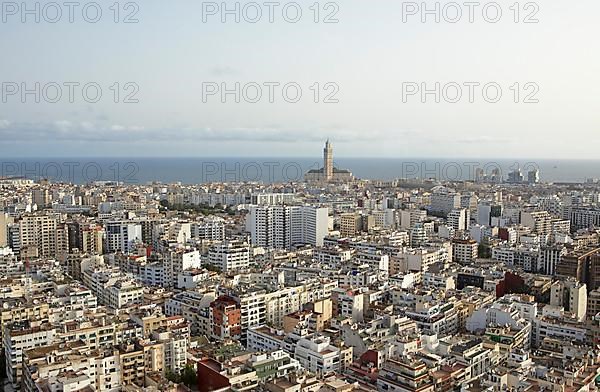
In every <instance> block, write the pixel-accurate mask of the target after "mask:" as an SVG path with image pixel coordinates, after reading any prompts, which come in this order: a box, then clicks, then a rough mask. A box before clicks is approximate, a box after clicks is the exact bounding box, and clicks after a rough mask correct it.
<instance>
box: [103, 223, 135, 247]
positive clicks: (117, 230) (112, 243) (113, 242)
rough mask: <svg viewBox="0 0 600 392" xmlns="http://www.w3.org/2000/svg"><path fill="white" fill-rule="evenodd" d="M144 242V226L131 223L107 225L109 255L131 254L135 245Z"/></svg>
mask: <svg viewBox="0 0 600 392" xmlns="http://www.w3.org/2000/svg"><path fill="white" fill-rule="evenodd" d="M137 241H142V225H141V224H139V223H133V222H129V221H113V222H108V223H106V251H107V253H115V252H119V251H120V252H123V253H130V252H131V251H133V250H134V244H135V242H137Z"/></svg>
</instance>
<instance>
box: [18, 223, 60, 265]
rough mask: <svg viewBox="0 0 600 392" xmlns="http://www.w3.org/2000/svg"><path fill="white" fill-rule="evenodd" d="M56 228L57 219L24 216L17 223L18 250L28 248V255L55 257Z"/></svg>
mask: <svg viewBox="0 0 600 392" xmlns="http://www.w3.org/2000/svg"><path fill="white" fill-rule="evenodd" d="M56 226H57V219H56V218H55V217H54V216H51V215H27V216H24V217H23V219H21V221H20V223H19V237H20V238H19V239H20V248H21V249H25V248H28V250H29V252H28V254H35V255H38V256H42V257H55V256H56V250H57V249H56V247H57V240H56ZM31 252H33V253H31Z"/></svg>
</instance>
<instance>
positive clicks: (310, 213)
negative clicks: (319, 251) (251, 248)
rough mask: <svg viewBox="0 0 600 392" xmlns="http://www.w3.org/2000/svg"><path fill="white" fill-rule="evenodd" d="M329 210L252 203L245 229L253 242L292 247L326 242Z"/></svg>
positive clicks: (269, 246) (270, 246) (278, 246)
mask: <svg viewBox="0 0 600 392" xmlns="http://www.w3.org/2000/svg"><path fill="white" fill-rule="evenodd" d="M328 228H329V212H328V209H327V208H326V207H313V206H251V207H250V212H249V214H248V216H247V218H246V230H247V231H248V232H249V233H250V236H251V241H252V245H257V246H262V247H265V248H275V249H289V248H291V247H292V246H295V245H305V244H308V245H312V246H323V238H325V237H326V236H327V234H328Z"/></svg>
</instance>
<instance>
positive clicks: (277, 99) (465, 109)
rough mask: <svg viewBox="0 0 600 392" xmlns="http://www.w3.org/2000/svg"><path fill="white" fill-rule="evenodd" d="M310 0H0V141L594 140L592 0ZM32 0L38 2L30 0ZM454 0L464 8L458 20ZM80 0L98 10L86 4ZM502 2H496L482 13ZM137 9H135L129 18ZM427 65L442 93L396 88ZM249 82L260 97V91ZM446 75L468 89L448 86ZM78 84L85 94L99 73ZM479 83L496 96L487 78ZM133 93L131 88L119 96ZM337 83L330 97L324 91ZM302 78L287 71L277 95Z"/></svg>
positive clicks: (126, 147) (106, 147) (184, 151)
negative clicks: (468, 2)
mask: <svg viewBox="0 0 600 392" xmlns="http://www.w3.org/2000/svg"><path fill="white" fill-rule="evenodd" d="M315 1H316V0H310V1H297V2H296V3H294V4H291V5H290V4H288V3H290V2H287V1H281V2H280V3H279V5H278V6H274V14H273V19H274V20H273V23H269V7H268V6H266V5H264V2H263V1H259V2H257V3H258V5H259V6H260V9H261V11H262V13H263V15H262V18H261V20H259V21H258V22H257V23H250V22H249V20H245V19H252V18H255V16H256V7H253V6H252V5H250V6H246V8H243V7H244V5H245V4H246V3H248V2H241V4H240V23H236V22H235V21H234V15H224V16H226V17H227V20H226V21H225V23H223V22H222V20H221V16H222V15H221V12H220V11H221V10H216V9H215V8H216V7H219V8H220V7H221V2H218V3H212V4H208V3H202V2H201V1H198V0H194V1H192V0H190V1H187V0H173V1H165V0H143V1H138V2H137V4H135V6H134V5H133V4H128V5H126V3H127V2H126V1H123V2H121V3H119V8H120V13H119V15H118V16H117V15H115V12H114V8H113V9H111V8H110V7H111V6H112V4H113V3H114V2H115V1H113V0H110V1H99V2H98V3H97V4H99V5H100V8H101V9H102V16H101V17H100V18H99V19H100V20H99V22H97V23H90V22H89V21H86V20H84V18H83V15H82V13H83V6H84V5H86V4H88V3H90V2H87V1H83V2H81V3H79V5H78V6H77V7H76V8H75V9H74V13H73V23H69V8H68V7H66V6H61V10H62V13H63V14H62V16H61V17H60V18H58V17H57V14H56V10H55V9H52V8H50V7H47V8H46V9H45V10H43V9H41V8H42V7H43V5H44V4H46V3H48V2H46V1H44V2H41V5H40V11H39V16H40V22H39V23H36V21H35V20H34V18H35V16H36V15H30V14H27V13H25V12H24V10H22V9H14V7H13V8H11V7H10V5H9V3H10V2H3V4H4V5H3V10H2V21H1V22H0V37H1V38H0V53H1V55H0V56H1V60H0V75H1V77H0V78H1V82H2V97H1V98H0V134H1V135H2V138H1V140H2V141H1V143H0V154H1V155H4V156H12V157H15V156H16V157H19V156H22V157H25V156H81V157H85V156H197V157H202V156H282V157H283V156H288V157H292V156H319V155H320V154H321V148H322V144H323V141H324V139H325V138H326V137H330V138H331V139H332V140H333V143H334V146H335V151H336V154H337V155H338V156H347V157H372V156H375V157H382V156H385V157H406V156H410V157H463V158H470V157H483V158H485V157H502V156H506V157H514V158H555V157H556V158H597V157H598V155H597V149H598V145H599V144H598V143H600V114H599V113H600V94H599V93H598V89H599V87H600V74H599V72H598V71H599V70H600V51H599V40H598V39H599V37H600V23H598V15H600V2H598V0H578V1H573V2H569V1H564V0H544V1H539V2H537V3H535V2H533V3H532V2H529V3H528V2H527V1H523V2H521V3H518V8H519V11H520V12H519V13H518V15H516V12H515V8H514V5H513V4H514V3H515V0H510V1H498V2H496V3H494V4H492V5H487V8H486V10H487V14H486V18H487V19H488V20H486V19H485V18H484V15H483V14H484V11H483V8H484V5H486V4H487V3H490V2H487V1H481V2H480V5H479V6H476V7H474V9H473V15H472V17H473V19H474V21H473V23H470V22H469V18H470V15H469V11H470V9H469V8H468V7H467V6H465V5H464V4H463V1H458V2H457V3H454V4H450V5H448V3H449V2H446V1H441V2H439V8H440V23H436V21H435V20H434V19H435V15H424V16H426V17H427V20H426V21H425V23H423V22H422V20H421V17H422V16H423V15H422V13H421V12H420V11H421V10H416V9H415V7H414V4H416V5H417V6H418V7H420V5H421V2H420V1H419V2H418V3H414V4H408V3H409V2H404V3H403V2H401V1H366V0H362V1H355V0H343V1H339V2H337V3H335V2H330V3H328V2H327V1H322V2H320V3H317V4H318V8H319V9H320V12H319V15H318V19H319V23H315V20H314V19H315V17H316V15H315V12H314V9H315V6H314V5H313V4H314V3H315ZM20 3H21V2H20V1H19V2H16V3H14V4H16V6H17V7H18V8H21V6H20ZM26 3H27V4H28V7H30V8H31V9H34V7H35V3H36V2H34V1H28V2H26ZM58 3H59V4H63V2H62V1H59V2H58ZM226 3H227V5H228V8H230V9H233V8H234V6H235V2H233V1H227V2H226ZM426 3H427V7H428V8H429V9H434V6H435V4H436V2H435V1H426ZM215 4H216V7H215V6H214V5H215ZM456 4H458V5H459V6H460V10H461V11H462V12H463V15H462V18H461V19H460V20H459V21H458V22H456V23H450V19H456V17H457V14H456V11H457V7H456V6H455V5H456ZM284 5H286V7H287V8H286V10H287V18H288V20H293V19H294V18H295V12H296V9H297V8H298V7H299V8H300V9H301V10H302V16H301V17H299V18H296V19H299V21H298V22H297V23H291V22H290V21H286V20H285V19H284V18H283V15H282V14H283V6H284ZM87 7H88V8H86V10H87V17H88V19H90V20H92V19H94V18H95V8H94V7H92V6H89V5H88V6H87ZM311 7H312V9H311ZM510 7H513V8H512V9H511V8H510ZM203 8H204V10H205V11H206V12H204V13H203ZM497 8H499V9H500V10H501V11H502V17H501V18H500V20H499V21H498V22H497V23H491V21H492V20H493V19H494V18H495V12H496V11H497ZM244 9H245V11H246V13H244ZM403 10H404V11H405V12H404V17H405V18H406V22H404V21H403ZM210 11H214V12H216V15H210V14H211V13H213V12H210ZM415 12H416V15H412V14H413V13H415ZM15 13H16V14H15ZM131 13H134V16H133V17H132V19H137V20H138V22H137V23H123V19H125V17H126V16H127V15H129V14H131ZM13 14H15V15H13ZM328 15H332V16H330V17H329V18H328ZM115 16H117V18H118V21H119V23H115V22H114V20H113V19H114V18H115ZM244 16H245V17H246V18H244ZM22 17H24V18H26V20H25V23H23V22H22V20H21V18H22ZM515 17H517V18H518V23H515V20H514V19H515ZM53 18H54V19H56V18H58V21H57V22H56V23H49V21H50V20H52V19H53ZM203 19H206V21H204V20H203ZM324 19H337V20H338V22H337V23H323V21H324ZM526 19H527V20H529V21H532V20H534V19H537V20H538V23H524V21H525V20H526ZM36 82H39V83H40V90H44V91H43V92H41V93H40V102H39V103H37V102H35V99H36V97H35V94H33V93H31V94H26V95H25V96H24V97H23V96H21V92H22V88H23V87H26V88H28V89H31V90H35V83H36ZM69 82H73V83H79V85H78V86H75V85H71V86H72V89H73V90H72V91H73V96H72V97H71V98H72V101H73V102H70V101H69V96H68V95H69V94H68V93H69V87H67V86H65V85H64V83H69ZM236 82H239V83H240V90H242V87H245V88H244V92H245V94H244V95H242V94H240V95H241V97H240V102H239V103H236V102H235V96H234V94H228V95H226V96H225V102H223V100H222V97H221V95H220V93H216V94H215V95H208V96H206V97H204V98H205V99H203V89H204V90H206V89H207V88H214V87H215V86H218V87H219V88H221V87H222V86H223V85H222V84H224V86H225V87H227V88H229V89H235V83H236ZM269 82H272V83H279V84H280V85H279V86H273V87H272V89H273V92H274V95H273V102H269V97H268V93H269V87H267V86H265V85H264V83H269ZM436 82H439V83H440V86H441V87H440V91H441V92H442V90H444V91H443V92H445V95H443V96H442V97H441V98H440V102H439V103H436V102H435V96H434V94H428V95H426V96H425V102H423V99H422V97H421V94H420V93H415V94H414V95H407V96H405V97H403V85H404V89H405V91H407V90H406V89H407V88H414V87H415V86H418V87H419V88H422V87H426V88H428V89H432V90H433V89H434V88H435V83H436ZM470 82H472V83H479V86H475V85H473V87H472V88H473V92H474V95H473V99H472V100H473V102H469V97H468V93H469V87H467V86H465V85H464V83H470ZM88 83H95V85H92V87H93V86H99V87H100V88H101V89H102V96H101V97H100V98H99V101H98V102H95V103H93V102H86V99H84V97H83V92H82V86H83V85H85V84H88ZM115 83H119V84H118V88H117V87H116V86H117V85H115ZM288 83H295V85H294V86H296V87H300V88H301V90H302V97H301V98H300V99H299V101H298V102H296V103H291V102H287V101H286V100H285V99H284V97H283V92H282V86H283V85H285V84H288ZM315 83H318V86H319V87H318V89H316V85H315ZM327 83H330V84H327ZM488 83H494V84H492V85H490V86H492V87H493V88H494V89H495V88H497V87H500V88H501V89H502V97H501V98H500V99H499V102H497V103H489V102H487V101H486V99H484V96H483V91H482V86H483V85H486V84H488ZM515 83H519V84H518V88H517V87H516V86H517V85H515ZM527 83H529V84H527ZM57 84H58V85H59V86H61V90H62V96H61V98H60V99H56V98H55V97H56V91H57V90H56V85H57ZM423 84H424V85H423ZM257 85H258V86H260V87H261V90H262V98H261V99H260V100H259V102H257V103H252V102H250V101H251V100H253V99H254V97H255V95H256V91H257V90H256V86H257ZM456 85H459V86H461V89H462V93H463V96H462V98H461V99H459V100H458V102H457V103H452V102H450V101H452V100H456V99H455V98H456V91H457V90H456ZM15 86H16V87H15ZM136 86H137V87H136ZM289 86H292V85H289ZM443 86H445V88H444V89H443V88H442V87H443ZM88 87H89V86H88ZM15 88H18V91H15ZM115 90H118V91H119V93H120V94H119V97H118V101H119V102H118V103H115V102H114V99H115V96H114V91H115ZM136 90H138V91H136ZM315 90H318V91H319V94H318V101H319V102H318V103H315V102H314V101H315ZM336 90H339V91H336ZM538 90H539V91H538ZM87 91H88V95H87V96H86V97H87V99H88V100H89V101H93V100H94V99H93V98H94V95H95V94H94V89H91V90H90V89H88V90H87ZM487 91H488V94H487V95H486V96H485V98H487V99H488V100H493V98H494V96H495V93H494V90H493V89H491V90H490V89H488V90H487ZM515 91H519V94H518V98H517V97H516V96H515ZM129 93H135V94H134V95H133V96H132V97H130V99H134V100H138V101H139V102H137V103H135V102H130V103H125V102H123V101H124V100H125V98H126V96H127V95H128V94H129ZM330 93H335V94H334V95H333V96H331V97H330V100H331V99H336V100H338V101H339V102H337V103H335V102H330V103H325V102H324V101H325V100H326V97H327V96H328V95H329V94H330ZM294 95H295V94H294V90H293V89H291V90H290V89H288V95H287V96H286V97H287V99H288V100H293V98H294ZM515 98H517V99H518V101H519V102H518V103H515V102H514V101H515ZM53 100H58V102H56V103H52V102H51V101H53ZM526 100H528V101H534V102H535V100H537V101H539V102H537V103H534V102H532V103H525V102H524V101H526Z"/></svg>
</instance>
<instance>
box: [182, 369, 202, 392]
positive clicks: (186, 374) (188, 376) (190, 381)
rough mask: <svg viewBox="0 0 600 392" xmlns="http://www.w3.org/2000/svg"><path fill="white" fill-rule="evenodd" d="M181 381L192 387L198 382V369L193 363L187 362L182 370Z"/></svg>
mask: <svg viewBox="0 0 600 392" xmlns="http://www.w3.org/2000/svg"><path fill="white" fill-rule="evenodd" d="M180 379H181V382H183V383H184V384H185V385H186V386H188V387H190V388H191V387H192V386H194V385H196V384H197V383H198V376H197V375H196V370H195V369H194V366H193V365H191V364H187V365H186V366H185V368H184V369H183V371H182V372H181V377H180Z"/></svg>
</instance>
